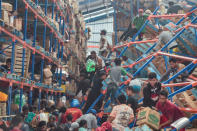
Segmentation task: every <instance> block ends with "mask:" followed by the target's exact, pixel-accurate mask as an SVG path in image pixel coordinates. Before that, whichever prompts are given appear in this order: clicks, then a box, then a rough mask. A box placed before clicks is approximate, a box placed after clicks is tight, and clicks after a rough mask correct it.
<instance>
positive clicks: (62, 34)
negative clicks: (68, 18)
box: [62, 19, 65, 36]
mask: <svg viewBox="0 0 197 131" xmlns="http://www.w3.org/2000/svg"><path fill="white" fill-rule="evenodd" d="M62 28H63V29H62V35H63V36H64V28H65V20H64V19H63V27H62Z"/></svg>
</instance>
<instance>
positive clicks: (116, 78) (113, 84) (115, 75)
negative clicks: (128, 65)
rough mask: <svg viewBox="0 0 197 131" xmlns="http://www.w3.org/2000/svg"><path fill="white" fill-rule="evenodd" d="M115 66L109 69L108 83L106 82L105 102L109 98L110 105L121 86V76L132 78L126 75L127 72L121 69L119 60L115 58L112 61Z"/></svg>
mask: <svg viewBox="0 0 197 131" xmlns="http://www.w3.org/2000/svg"><path fill="white" fill-rule="evenodd" d="M114 62H115V66H114V67H112V68H111V70H110V71H109V72H110V73H109V75H110V76H109V78H110V79H109V82H108V88H107V94H106V100H107V99H108V98H109V96H111V101H112V103H115V95H116V91H117V90H118V87H119V86H120V85H121V83H122V82H121V76H122V75H123V76H128V77H129V78H132V76H131V75H130V74H129V73H127V71H126V70H125V69H124V68H122V67H121V59H120V58H116V59H115V60H114Z"/></svg>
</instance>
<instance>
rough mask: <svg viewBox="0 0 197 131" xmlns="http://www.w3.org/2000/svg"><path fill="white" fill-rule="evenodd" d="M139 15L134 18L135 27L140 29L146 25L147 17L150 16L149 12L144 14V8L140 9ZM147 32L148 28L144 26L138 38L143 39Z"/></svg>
mask: <svg viewBox="0 0 197 131" xmlns="http://www.w3.org/2000/svg"><path fill="white" fill-rule="evenodd" d="M138 13H139V15H137V16H136V17H135V18H134V20H133V25H134V27H135V28H136V29H137V30H138V31H139V30H140V28H141V27H142V26H143V25H144V23H145V21H146V19H147V18H148V15H147V14H144V10H143V9H139V10H138ZM145 32H146V29H145V28H144V29H143V30H142V32H141V33H140V34H139V36H138V38H139V40H143V34H144V33H145Z"/></svg>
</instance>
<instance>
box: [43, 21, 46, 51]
mask: <svg viewBox="0 0 197 131" xmlns="http://www.w3.org/2000/svg"><path fill="white" fill-rule="evenodd" d="M46 31H47V26H46V24H45V25H44V32H43V43H42V46H43V48H44V49H45V42H46Z"/></svg>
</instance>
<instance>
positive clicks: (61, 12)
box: [53, 0, 68, 35]
mask: <svg viewBox="0 0 197 131" xmlns="http://www.w3.org/2000/svg"><path fill="white" fill-rule="evenodd" d="M53 2H54V3H55V4H56V6H57V9H58V10H59V11H60V15H61V16H63V17H64V21H66V16H65V15H64V13H63V12H64V11H62V10H61V8H60V7H59V5H58V3H57V0H53ZM66 34H67V35H68V31H66Z"/></svg>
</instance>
